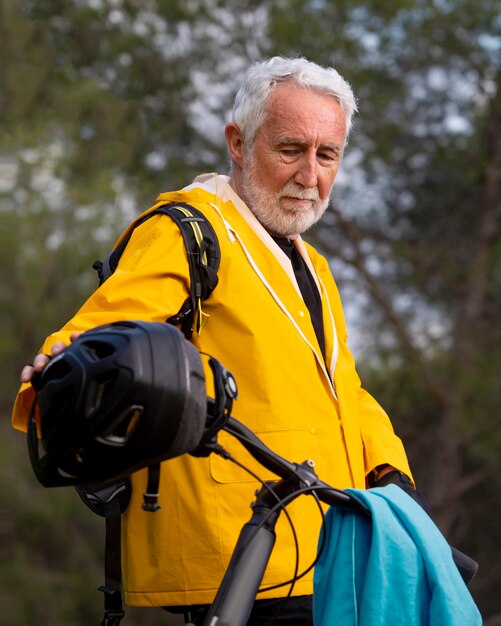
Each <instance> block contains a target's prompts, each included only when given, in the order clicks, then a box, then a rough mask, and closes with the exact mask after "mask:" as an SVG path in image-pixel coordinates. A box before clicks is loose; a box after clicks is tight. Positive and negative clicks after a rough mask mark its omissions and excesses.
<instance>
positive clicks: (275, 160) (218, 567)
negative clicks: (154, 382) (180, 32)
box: [14, 57, 411, 625]
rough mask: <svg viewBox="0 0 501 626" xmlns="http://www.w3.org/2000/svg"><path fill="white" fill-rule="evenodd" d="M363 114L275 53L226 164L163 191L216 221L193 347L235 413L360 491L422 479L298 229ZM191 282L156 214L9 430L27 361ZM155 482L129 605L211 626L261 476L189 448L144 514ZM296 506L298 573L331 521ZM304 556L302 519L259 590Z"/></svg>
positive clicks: (255, 76) (135, 548)
mask: <svg viewBox="0 0 501 626" xmlns="http://www.w3.org/2000/svg"><path fill="white" fill-rule="evenodd" d="M354 111H355V100H354V97H353V93H352V91H351V88H350V86H349V85H348V83H346V81H345V80H344V79H343V78H342V77H341V76H340V75H339V74H338V73H337V72H336V71H335V70H334V69H332V68H322V67H319V66H318V65H316V64H314V63H311V62H308V61H306V60H305V59H284V58H278V57H277V58H273V59H271V60H269V61H266V62H264V63H259V64H256V65H253V66H252V67H251V68H250V69H249V71H248V73H247V76H246V78H245V80H244V83H243V85H242V87H241V89H240V91H239V92H238V94H237V97H236V101H235V107H234V111H233V118H232V121H231V122H230V123H229V124H228V125H227V127H226V141H227V144H228V151H229V155H230V158H231V162H232V169H231V176H230V177H227V176H219V175H217V174H209V175H203V176H200V177H198V178H197V179H196V180H195V181H194V182H193V183H192V184H191V185H189V186H188V187H186V188H184V189H182V190H180V191H175V192H169V193H163V194H161V195H160V196H159V197H158V199H157V205H162V204H166V203H177V202H184V203H188V204H190V205H192V206H194V207H195V208H197V209H198V210H200V211H202V212H203V213H204V215H206V216H207V218H208V219H209V221H210V222H211V224H212V226H213V227H214V229H215V231H216V233H217V236H218V239H219V244H220V247H221V264H220V269H219V272H218V274H219V284H218V286H217V288H216V289H215V291H214V292H213V294H212V295H211V296H210V298H209V299H208V300H207V302H206V303H205V305H204V308H205V312H206V314H207V315H208V316H209V317H208V321H207V322H206V323H205V325H204V327H203V330H202V331H201V332H200V333H198V332H196V333H195V334H194V335H193V337H192V342H193V344H194V345H195V346H196V347H197V348H198V349H199V350H200V351H203V352H205V353H209V354H212V355H213V356H215V357H216V358H217V359H218V360H220V361H221V362H222V363H223V364H224V365H225V366H226V367H227V368H228V369H229V370H231V371H232V373H233V374H234V376H235V378H236V380H237V382H238V385H239V392H240V393H239V400H238V402H236V404H235V406H234V411H233V414H234V415H235V417H236V418H238V419H239V420H241V421H242V422H244V423H245V424H246V425H247V426H249V427H250V428H251V429H252V430H254V432H256V433H257V434H258V435H259V437H260V438H261V439H262V440H263V441H264V442H265V443H266V444H268V445H269V446H270V447H271V448H272V449H274V450H276V451H277V452H278V453H279V454H282V455H283V456H285V457H287V458H289V459H291V460H298V461H301V460H304V459H306V458H311V459H314V460H315V464H316V470H317V472H318V474H319V476H320V477H321V478H322V479H323V480H325V481H327V482H329V483H330V484H332V485H335V486H337V487H339V488H347V487H357V488H364V487H366V486H368V485H371V484H373V481H374V479H375V478H377V477H379V476H381V475H382V474H384V473H385V472H387V471H388V470H391V469H392V468H396V469H397V470H399V471H400V472H402V473H404V474H406V475H407V476H410V475H411V474H410V469H409V466H408V462H407V459H406V455H405V452H404V448H403V446H402V443H401V441H400V439H399V438H398V437H397V436H396V435H395V434H394V432H393V429H392V426H391V423H390V420H389V418H388V417H387V415H386V414H385V412H384V411H383V409H382V408H381V407H380V406H379V405H378V404H377V402H376V401H375V400H374V399H373V398H372V397H371V396H370V395H369V394H368V393H367V392H366V391H364V389H363V388H362V387H361V385H360V380H359V378H358V375H357V373H356V370H355V364H354V361H353V357H352V355H351V354H350V351H349V350H348V347H347V343H346V328H345V322H344V318H343V311H342V306H341V301H340V298H339V294H338V291H337V288H336V285H335V282H334V279H333V277H332V275H331V273H330V271H329V267H328V264H327V261H326V260H325V259H324V258H323V257H321V256H320V255H319V254H318V253H317V252H316V251H315V250H314V249H313V248H312V247H311V246H309V245H308V244H306V243H305V242H304V241H303V240H302V238H301V233H303V232H304V231H305V230H306V229H308V228H309V227H311V226H312V225H313V224H314V223H315V222H317V221H318V220H319V219H320V217H321V216H322V214H323V213H324V211H325V209H326V207H327V205H328V202H329V195H330V193H331V189H332V186H333V183H334V180H335V178H336V174H337V172H338V168H339V166H340V163H341V159H342V156H343V151H344V148H345V145H346V141H347V137H348V133H349V129H350V125H351V118H352V114H353V113H354ZM188 285H189V271H188V264H187V260H186V253H185V249H184V246H183V240H182V237H181V234H180V232H179V230H178V228H177V227H176V226H175V225H174V224H173V222H172V221H171V220H170V219H166V217H165V216H162V215H156V216H155V217H153V218H151V219H149V220H147V221H145V222H144V223H142V224H141V225H139V226H138V227H137V228H136V229H135V230H134V233H133V236H132V238H131V240H130V242H129V244H128V245H127V248H126V250H125V252H124V254H123V256H122V258H121V260H120V264H119V266H118V269H117V271H116V272H115V273H114V274H113V275H112V276H111V277H110V278H109V280H107V281H106V282H105V283H104V284H103V285H102V286H101V287H100V288H99V289H98V290H97V291H96V292H95V293H94V294H93V295H92V296H91V297H90V298H89V299H88V301H87V302H86V303H85V304H84V305H83V306H82V308H81V309H80V310H79V311H78V312H77V313H76V315H75V316H74V317H73V319H71V320H70V321H69V322H68V323H67V324H66V325H65V326H64V327H63V328H62V329H61V330H60V331H59V332H57V333H55V334H53V335H51V336H50V337H48V338H47V340H46V341H45V343H44V344H43V346H42V349H41V351H40V354H38V355H37V356H36V357H35V360H34V364H33V366H27V367H26V368H25V369H24V370H23V373H22V382H23V386H22V388H21V391H20V394H19V396H18V399H17V402H16V406H15V409H14V425H15V426H17V427H19V428H24V427H25V423H26V414H27V410H28V407H29V406H30V404H31V400H32V397H33V392H32V390H31V386H30V384H29V381H30V380H31V376H32V374H33V371H34V370H35V371H41V370H42V369H43V368H44V367H45V365H46V364H47V363H48V361H49V359H50V358H51V356H54V355H55V354H58V353H59V352H60V351H61V350H62V349H64V346H65V345H67V344H68V343H69V341H70V337H71V335H72V334H73V333H78V332H82V331H85V330H87V329H90V328H92V327H94V326H97V325H99V324H104V323H109V322H112V321H117V320H123V319H134V320H145V321H164V320H166V319H168V318H169V317H170V316H171V315H173V314H175V313H176V312H177V311H178V309H179V307H180V304H181V303H182V302H183V301H184V300H185V298H186V296H187V293H188ZM219 440H220V443H222V444H223V445H224V447H225V448H227V449H228V450H229V451H230V452H231V453H232V454H233V456H235V457H236V458H237V459H239V460H240V461H241V462H242V463H243V464H244V465H246V466H247V467H249V468H250V469H251V470H252V471H253V472H255V473H257V474H258V475H259V476H260V477H261V478H263V479H264V480H267V479H270V478H272V477H273V476H272V475H271V474H269V472H267V471H266V470H264V469H263V468H262V467H261V466H260V465H259V464H258V463H257V462H256V461H254V460H253V459H251V458H250V456H249V454H248V453H246V452H245V451H244V450H243V448H242V447H241V446H240V444H238V443H237V442H235V441H234V440H232V439H231V438H230V437H229V436H226V435H225V434H224V433H223V434H221V435H220V439H219ZM146 480H147V478H146V471H140V472H138V473H136V474H135V475H134V476H133V496H132V501H131V504H130V506H129V508H128V510H127V512H126V513H125V514H124V516H123V526H122V529H123V545H124V557H123V570H124V590H125V598H126V601H127V603H129V604H131V605H136V606H164V607H165V606H168V607H174V606H183V607H192V608H191V610H190V613H191V619H192V620H193V621H194V622H195V623H197V624H198V623H201V620H203V615H204V610H205V609H204V605H207V604H209V603H210V602H211V601H212V599H213V597H214V594H215V591H216V589H217V587H218V584H219V582H220V580H221V578H222V576H223V573H224V571H225V568H226V566H227V564H228V560H229V558H230V555H231V552H232V549H233V546H234V544H235V541H236V538H237V535H238V532H239V529H240V527H241V526H242V524H243V523H244V522H245V521H246V520H247V519H248V517H249V503H250V501H251V499H252V494H253V492H254V490H255V489H256V487H257V486H258V484H257V483H256V482H255V481H254V478H253V477H252V476H251V475H250V474H247V473H246V472H244V471H243V470H242V469H241V468H240V467H238V466H236V465H233V464H230V463H228V462H226V461H224V460H223V459H221V458H220V457H216V456H215V455H212V456H211V457H209V458H193V457H191V456H188V455H184V456H182V457H178V458H175V459H172V460H169V461H166V462H164V463H163V464H162V480H161V483H160V486H161V498H162V501H163V502H164V506H163V507H162V509H161V510H160V511H158V512H157V513H155V515H149V514H146V513H144V511H142V509H141V498H142V494H143V492H144V491H145V484H146ZM289 513H290V517H291V519H292V522H293V525H294V528H295V531H296V533H297V536H298V541H299V568H300V571H302V570H304V569H307V568H308V566H309V565H310V564H311V563H312V562H313V561H314V559H315V555H316V548H317V541H318V532H319V528H320V522H321V520H320V516H319V512H318V509H317V507H316V504H315V503H314V501H313V500H312V499H311V498H299V499H298V500H296V501H295V502H294V503H293V504H292V505H291V506H290V507H289ZM295 562H296V549H295V544H294V541H293V536H292V533H291V530H290V528H289V526H288V524H287V522H286V521H284V520H283V519H280V520H279V523H278V527H277V543H276V546H275V549H274V551H273V554H272V557H271V560H270V563H269V565H268V568H267V571H266V573H265V578H264V581H263V586H264V587H272V586H275V585H278V584H279V583H283V582H285V581H288V580H289V579H290V578H291V576H292V575H293V571H294V565H295ZM284 589H285V591H284ZM287 591H288V588H287V587H285V588H284V587H278V588H275V589H271V590H269V591H264V592H263V593H261V594H260V595H259V598H260V599H259V600H258V601H257V602H256V604H255V607H254V610H253V613H252V616H251V621H250V622H249V623H251V624H264V623H266V621H267V620H268V618H270V617H272V616H273V615H274V613H275V612H276V606H277V603H278V602H279V599H280V598H281V597H283V596H285V595H286V594H287ZM311 594H312V573H311V572H309V573H308V574H306V575H305V576H304V577H303V578H301V579H300V580H298V581H297V582H296V584H295V586H294V589H293V592H292V597H291V598H289V599H287V600H286V601H285V602H283V604H281V606H280V609H281V612H280V615H278V616H277V617H276V620H275V623H277V624H288V625H291V624H292V625H293V624H298V625H306V624H312V612H311Z"/></svg>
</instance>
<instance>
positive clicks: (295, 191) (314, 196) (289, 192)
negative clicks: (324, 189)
mask: <svg viewBox="0 0 501 626" xmlns="http://www.w3.org/2000/svg"><path fill="white" fill-rule="evenodd" d="M279 196H280V197H281V198H283V197H285V196H288V197H291V198H299V199H300V200H313V201H315V202H318V201H319V200H320V195H319V193H318V189H305V188H304V187H301V185H298V184H297V183H295V182H294V181H289V182H288V183H287V184H286V185H284V186H283V187H282V189H280V191H279Z"/></svg>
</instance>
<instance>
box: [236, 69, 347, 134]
mask: <svg viewBox="0 0 501 626" xmlns="http://www.w3.org/2000/svg"><path fill="white" fill-rule="evenodd" d="M285 82H292V83H294V84H295V85H297V86H299V87H305V88H307V89H312V90H313V91H317V92H319V93H322V94H327V95H331V96H332V97H334V98H335V99H336V100H337V101H338V102H339V104H340V105H341V108H342V110H343V111H344V114H345V117H346V138H345V140H347V139H348V135H349V132H350V129H351V124H352V116H353V114H354V113H356V111H357V104H356V100H355V96H354V94H353V91H352V89H351V87H350V85H349V83H348V82H346V80H345V79H344V78H343V77H342V76H341V75H340V74H339V72H337V71H336V70H335V69H334V68H332V67H322V66H320V65H317V64H316V63H313V62H311V61H308V60H306V59H304V58H297V59H288V58H285V57H273V58H271V59H269V60H268V61H263V62H261V63H254V64H253V65H251V67H250V68H249V69H248V70H247V73H246V75H245V79H244V82H243V83H242V85H241V87H240V89H239V90H238V93H237V95H236V97H235V104H234V106H233V114H232V121H233V122H234V123H235V124H236V125H237V126H238V127H239V129H240V131H241V132H242V134H243V136H244V138H245V140H246V141H248V142H249V144H252V142H253V140H254V137H255V135H256V133H257V131H258V129H259V128H260V126H261V125H262V124H263V123H264V121H265V120H266V103H267V101H268V98H269V97H270V95H271V93H272V92H273V90H274V89H275V87H276V86H277V85H279V84H281V83H285Z"/></svg>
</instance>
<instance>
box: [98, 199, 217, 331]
mask: <svg viewBox="0 0 501 626" xmlns="http://www.w3.org/2000/svg"><path fill="white" fill-rule="evenodd" d="M159 214H162V215H168V216H169V217H170V218H171V219H172V220H174V222H176V224H177V226H178V227H179V230H180V231H181V234H182V236H183V240H184V245H185V248H186V254H187V258H188V265H189V270H190V295H189V296H188V298H186V300H185V301H184V303H183V305H182V306H181V308H180V309H179V311H178V312H177V313H176V314H175V315H173V316H171V317H169V318H168V319H167V320H166V321H167V322H169V324H174V325H175V326H178V325H180V327H181V330H182V332H183V334H184V336H185V337H186V338H187V339H189V338H190V337H191V336H192V334H193V327H194V323H195V318H196V328H197V332H200V331H201V329H202V326H203V323H204V315H205V314H204V313H203V311H202V302H203V301H204V300H206V299H207V298H208V297H209V296H210V294H211V293H212V291H213V290H214V289H215V287H216V285H217V283H218V276H217V270H218V269H219V263H220V260H221V251H220V248H219V242H218V238H217V235H216V233H215V231H214V228H213V227H212V225H211V223H210V222H209V221H208V219H207V218H206V217H205V215H204V214H203V213H202V212H201V211H199V210H198V209H195V207H192V206H191V205H190V204H186V203H184V202H180V203H176V204H165V205H163V206H160V207H157V208H156V209H155V210H154V211H151V212H150V213H147V214H146V215H144V216H143V217H142V218H140V219H139V220H138V221H137V222H136V223H135V224H134V227H133V228H132V229H131V230H130V232H129V233H128V235H127V237H125V238H124V239H123V240H122V241H121V242H120V244H119V245H118V246H117V247H116V248H115V249H114V250H112V251H111V252H110V253H109V254H108V255H107V256H106V257H105V259H104V260H103V261H95V262H94V265H93V267H94V269H95V270H96V271H97V273H98V275H99V284H100V285H102V284H103V283H104V281H105V280H107V279H108V278H109V277H110V276H111V274H113V272H114V271H115V270H116V268H117V266H118V262H119V261H120V257H121V256H122V254H123V252H124V250H125V248H126V247H127V244H128V243H129V240H130V238H131V236H132V233H133V231H134V229H135V228H137V227H138V226H139V225H140V224H143V223H144V222H145V221H146V220H148V219H149V218H150V217H153V215H159ZM197 314H198V315H197Z"/></svg>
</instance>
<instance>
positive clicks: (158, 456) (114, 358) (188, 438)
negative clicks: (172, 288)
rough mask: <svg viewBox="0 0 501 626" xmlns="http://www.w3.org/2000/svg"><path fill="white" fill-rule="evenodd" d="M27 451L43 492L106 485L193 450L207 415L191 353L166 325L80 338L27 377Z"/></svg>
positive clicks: (124, 327)
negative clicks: (31, 399)
mask: <svg viewBox="0 0 501 626" xmlns="http://www.w3.org/2000/svg"><path fill="white" fill-rule="evenodd" d="M33 386H34V387H35V390H36V391H37V397H36V402H37V404H38V414H39V434H40V437H41V447H42V448H43V453H42V455H40V454H39V448H40V445H39V441H38V438H37V424H36V420H35V411H34V410H33V411H32V415H31V416H30V420H29V427H28V445H29V452H30V458H31V462H32V466H33V469H34V471H35V474H36V476H37V478H38V480H39V481H40V482H41V483H42V484H43V485H45V486H46V487H53V486H62V485H75V484H94V483H103V482H106V481H112V480H115V479H118V478H121V477H124V476H126V475H129V474H131V473H132V472H134V471H136V470H138V469H140V468H143V467H146V466H148V465H151V464H153V463H157V462H159V461H163V460H166V459H170V458H173V457H175V456H178V455H180V454H184V453H186V452H190V451H192V450H194V449H195V448H196V447H197V446H198V444H199V442H200V440H201V438H202V436H203V434H204V429H205V424H206V417H207V397H206V391H205V376H204V371H203V368H202V362H201V358H200V355H199V353H198V351H197V350H196V348H195V347H194V346H193V345H192V344H190V343H189V342H188V341H186V339H185V338H184V335H183V334H182V333H181V332H180V331H179V330H178V329H177V328H175V327H174V326H172V325H170V324H163V323H160V322H137V321H132V322H117V323H113V324H108V325H104V326H98V327H97V328H94V329H93V330H90V331H87V332H85V333H82V334H81V335H80V336H79V337H78V338H77V339H76V340H75V341H73V343H72V344H71V345H70V346H68V347H67V348H66V349H65V350H64V351H63V352H62V353H61V354H60V355H58V356H57V357H55V358H54V359H53V360H52V361H51V362H50V363H49V365H48V366H47V367H46V368H45V369H44V371H43V372H42V374H41V375H40V376H39V377H38V378H35V380H34V381H33Z"/></svg>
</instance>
